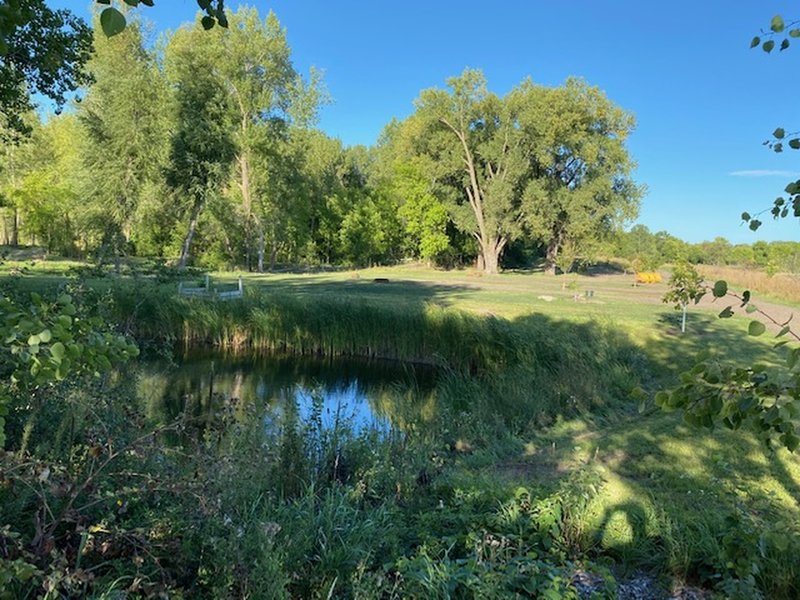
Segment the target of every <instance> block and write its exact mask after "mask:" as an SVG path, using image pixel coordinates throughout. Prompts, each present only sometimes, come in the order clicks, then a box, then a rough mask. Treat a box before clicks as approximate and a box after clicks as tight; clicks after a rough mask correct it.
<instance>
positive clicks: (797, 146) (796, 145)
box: [789, 138, 800, 150]
mask: <svg viewBox="0 0 800 600" xmlns="http://www.w3.org/2000/svg"><path fill="white" fill-rule="evenodd" d="M789 148H791V149H792V150H800V139H798V138H794V139H791V140H789Z"/></svg>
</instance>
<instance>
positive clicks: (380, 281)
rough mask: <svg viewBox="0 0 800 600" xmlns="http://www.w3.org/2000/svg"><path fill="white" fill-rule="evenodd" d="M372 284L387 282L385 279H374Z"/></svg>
mask: <svg viewBox="0 0 800 600" xmlns="http://www.w3.org/2000/svg"><path fill="white" fill-rule="evenodd" d="M372 283H389V280H388V279H387V278H386V277H376V278H375V279H373V280H372Z"/></svg>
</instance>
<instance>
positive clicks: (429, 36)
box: [52, 0, 800, 242]
mask: <svg viewBox="0 0 800 600" xmlns="http://www.w3.org/2000/svg"><path fill="white" fill-rule="evenodd" d="M155 2H156V7H155V8H152V9H144V15H145V16H146V18H147V19H149V20H151V21H152V22H153V23H154V24H155V27H156V30H157V31H161V30H165V29H174V28H175V27H177V26H178V25H179V24H180V23H182V22H184V21H186V20H189V19H191V18H192V17H193V15H194V14H195V11H196V6H197V5H196V3H195V0H155ZM228 3H229V5H230V8H229V9H230V10H234V9H235V8H236V6H237V2H236V1H235V0H228ZM81 4H82V5H83V6H86V7H88V6H89V3H85V2H82V1H81V0H78V1H77V2H76V1H74V0H53V1H52V5H54V6H69V7H71V8H73V9H74V10H75V9H76V7H79V6H80V5H81ZM250 4H253V5H255V6H257V7H258V9H259V10H260V11H262V12H263V13H264V14H266V13H267V11H268V10H270V9H272V10H274V11H275V13H276V14H277V16H278V18H279V19H280V21H281V22H282V24H283V25H284V26H285V27H286V28H287V32H288V38H289V42H290V44H291V46H292V49H293V57H294V60H295V64H296V66H297V68H298V69H299V70H301V71H303V72H307V71H308V69H309V67H310V66H312V65H314V66H316V67H318V68H321V69H323V70H324V71H325V82H326V85H327V88H328V90H329V92H330V94H331V96H332V97H333V100H334V103H333V104H332V105H330V106H327V107H325V108H324V109H323V111H322V115H321V121H320V126H321V128H322V129H324V130H325V131H326V132H328V133H329V134H330V135H334V136H337V137H339V138H341V139H342V140H343V142H344V143H346V144H372V143H374V142H375V141H376V139H377V137H378V135H379V133H380V131H381V129H382V127H383V126H384V125H385V124H386V123H387V122H388V121H389V120H390V119H391V118H392V117H399V118H402V117H405V116H407V115H408V114H410V112H411V111H412V108H413V107H412V102H413V100H414V98H416V97H417V95H418V94H419V91H420V90H422V89H424V88H427V87H431V86H443V85H444V81H445V79H446V78H447V77H449V76H451V75H455V74H458V73H460V72H461V71H462V70H463V69H464V67H466V66H470V67H478V68H481V69H483V71H484V72H485V73H486V76H487V78H488V81H489V86H490V88H491V89H492V90H494V91H496V92H498V93H501V94H502V93H505V92H506V91H508V90H509V89H510V88H511V87H513V86H514V85H515V84H517V83H518V82H520V81H521V80H522V79H523V78H525V77H527V76H531V77H532V78H533V79H534V81H536V82H538V83H543V84H546V85H557V84H559V83H561V82H562V81H563V80H564V79H565V78H566V77H567V76H570V75H577V76H581V77H583V78H585V79H586V80H587V81H589V82H590V83H592V84H594V85H597V86H599V87H600V88H602V89H603V90H605V92H606V93H607V94H608V96H609V97H610V98H611V99H612V100H613V101H614V102H616V103H617V104H619V105H620V106H622V107H624V108H626V109H627V110H629V111H631V112H632V113H633V114H635V115H636V118H637V122H638V126H637V129H636V132H635V133H634V135H633V136H632V138H631V140H630V150H631V153H632V155H633V156H634V158H635V159H636V161H637V162H638V164H639V168H638V170H637V172H636V179H637V180H638V181H639V182H640V183H643V184H645V185H646V186H647V187H648V193H647V196H646V197H645V198H644V200H643V202H642V209H641V216H640V218H639V222H641V223H644V224H645V225H647V226H648V227H650V228H651V229H653V230H661V229H665V230H667V231H669V232H670V233H673V234H675V235H677V236H679V237H681V238H683V239H686V240H688V241H700V240H703V239H711V238H713V237H715V236H717V235H722V236H725V237H727V238H728V239H730V240H731V241H734V242H751V241H755V240H756V239H767V240H772V239H792V240H796V239H800V236H798V232H799V230H798V223H797V221H796V220H795V219H788V220H786V221H783V222H775V221H772V219H771V217H769V216H768V215H767V216H766V217H765V218H764V219H763V220H764V221H765V224H764V226H763V227H762V228H761V230H760V231H759V232H758V234H753V233H751V232H750V231H749V230H748V229H747V228H746V227H745V226H742V225H741V224H740V220H739V215H740V214H741V212H742V211H744V210H747V211H749V212H751V213H755V212H757V211H758V210H760V209H762V208H768V207H769V206H771V202H772V200H773V199H774V198H775V197H776V196H777V195H780V193H781V192H782V190H783V187H784V186H785V185H786V183H787V182H788V181H789V179H790V178H791V179H797V178H798V177H800V151H798V152H785V153H784V154H782V155H776V154H774V153H772V152H770V151H769V150H767V149H765V148H764V147H763V146H762V145H761V142H762V141H763V140H765V139H766V138H767V137H768V135H769V133H770V132H771V131H773V130H774V129H775V127H776V126H778V125H782V126H785V127H786V128H787V130H791V131H794V130H796V129H800V111H798V110H797V107H798V92H800V84H798V82H797V78H796V77H795V75H796V73H797V68H798V65H800V39H798V40H796V42H795V45H794V46H793V47H792V48H790V49H789V50H788V51H786V52H784V53H779V52H777V51H774V52H773V54H772V55H769V56H768V55H766V54H765V53H764V52H762V51H761V50H759V49H756V50H750V49H749V41H750V39H751V38H752V36H753V35H754V34H756V33H758V31H759V29H761V28H762V27H767V26H768V24H769V21H770V19H771V17H772V16H773V15H774V14H782V15H784V16H785V17H787V18H790V17H796V18H800V6H798V5H797V3H796V2H790V1H788V0H780V1H766V2H765V1H763V0H762V1H758V0H735V1H733V2H731V1H730V0H727V1H723V0H693V1H687V0H672V1H670V2H650V1H643V0H613V1H612V0H606V1H604V2H599V1H597V0H576V1H573V2H570V3H565V2H553V1H545V0H536V1H534V0H528V1H525V0H506V1H503V0H500V1H495V2H486V1H485V0H484V1H475V0H446V1H445V0H439V1H430V0H429V1H428V2H420V1H418V0H405V1H402V2H388V1H386V0H371V1H368V2H367V1H361V0H359V1H355V0H347V1H339V2H331V1H329V0H328V1H322V0H274V1H269V2H266V1H254V2H250ZM85 10H86V14H88V11H89V8H86V9H85ZM737 172H739V173H741V172H744V173H745V174H739V175H735V174H734V173H737ZM748 172H749V173H748ZM775 172H782V174H777V175H776V174H772V175H770V174H769V173H775ZM792 175H793V177H792Z"/></svg>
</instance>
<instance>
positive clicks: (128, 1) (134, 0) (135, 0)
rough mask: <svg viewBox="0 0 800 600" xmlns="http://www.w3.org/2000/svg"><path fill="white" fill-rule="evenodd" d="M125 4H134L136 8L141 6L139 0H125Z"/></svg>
mask: <svg viewBox="0 0 800 600" xmlns="http://www.w3.org/2000/svg"><path fill="white" fill-rule="evenodd" d="M125 4H127V5H128V6H133V7H134V8H135V7H137V6H139V0H125Z"/></svg>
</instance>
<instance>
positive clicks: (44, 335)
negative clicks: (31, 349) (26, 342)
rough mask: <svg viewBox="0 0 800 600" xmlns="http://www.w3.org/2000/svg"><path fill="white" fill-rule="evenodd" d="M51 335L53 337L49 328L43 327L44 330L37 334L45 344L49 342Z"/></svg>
mask: <svg viewBox="0 0 800 600" xmlns="http://www.w3.org/2000/svg"><path fill="white" fill-rule="evenodd" d="M52 337H53V334H52V333H51V332H50V330H49V329H45V330H44V331H42V332H41V333H40V334H39V340H40V341H41V342H42V343H43V344H46V343H47V342H49V341H50V340H51V339H52Z"/></svg>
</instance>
